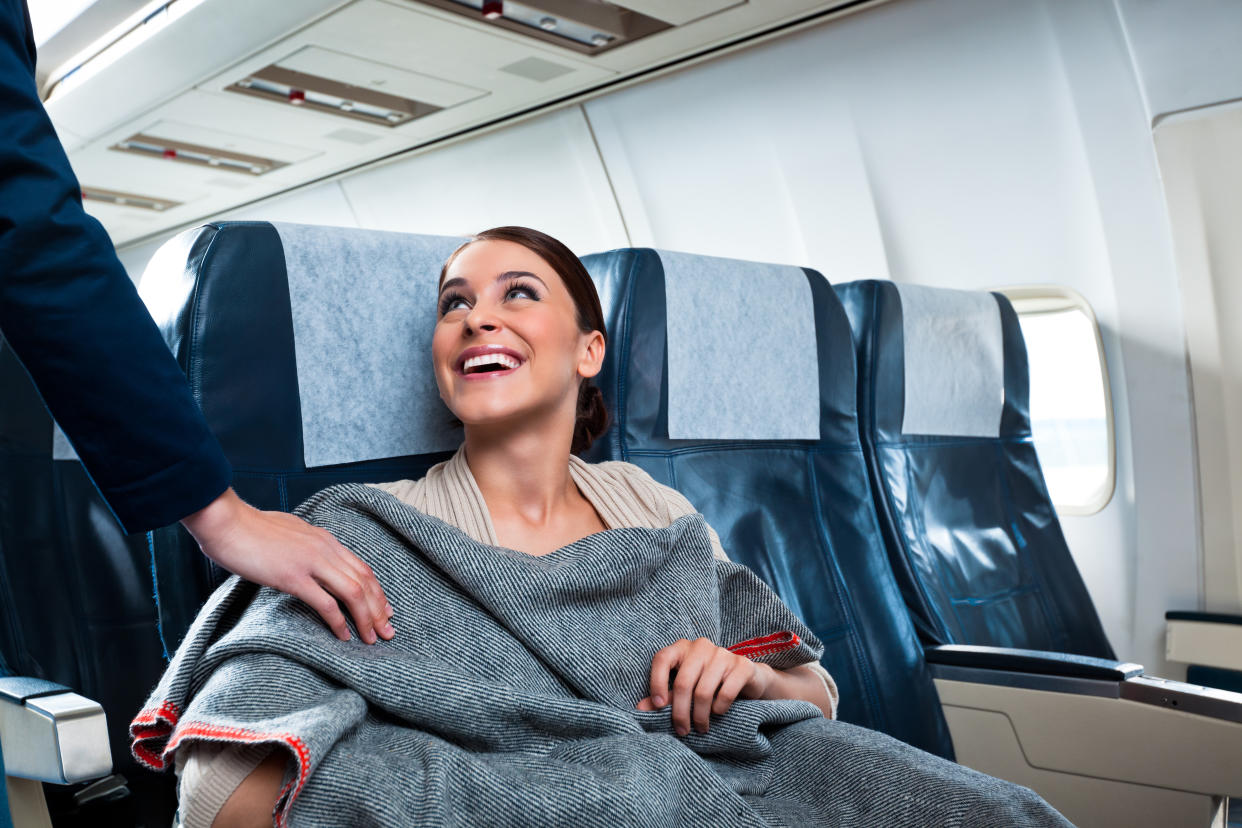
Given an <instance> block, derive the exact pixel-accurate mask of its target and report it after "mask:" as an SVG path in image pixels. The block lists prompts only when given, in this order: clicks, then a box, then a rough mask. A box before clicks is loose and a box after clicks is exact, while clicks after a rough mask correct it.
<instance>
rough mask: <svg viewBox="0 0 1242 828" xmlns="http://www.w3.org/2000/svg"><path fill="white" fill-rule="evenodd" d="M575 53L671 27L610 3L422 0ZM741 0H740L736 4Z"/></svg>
mask: <svg viewBox="0 0 1242 828" xmlns="http://www.w3.org/2000/svg"><path fill="white" fill-rule="evenodd" d="M420 2H422V3H423V4H424V5H427V6H434V7H435V8H437V9H444V10H445V11H450V12H453V13H454V14H460V15H463V16H465V17H470V18H473V19H474V20H482V21H484V22H486V23H488V24H490V25H492V26H496V27H498V28H501V29H508V30H509V31H511V32H517V33H518V34H522V35H525V36H527V37H531V38H535V39H536V40H542V41H544V42H547V43H555V44H556V45H558V46H563V47H565V48H567V49H573V50H574V51H575V52H581V53H583V54H587V55H598V54H600V53H602V52H606V51H608V50H609V49H615V48H616V47H617V46H621V45H622V44H625V43H632V42H634V41H635V40H638V39H639V38H643V37H646V36H647V35H651V34H655V33H656V32H662V31H664V30H665V29H669V28H671V26H670V24H668V23H666V22H665V21H663V20H658V19H656V18H654V17H650V16H648V15H645V14H642V13H641V12H637V11H634V10H633V9H627V8H625V7H624V6H622V5H618V4H616V3H609V2H606V0H528V2H526V3H515V2H512V0H503V1H502V0H420ZM733 2H737V0H733Z"/></svg>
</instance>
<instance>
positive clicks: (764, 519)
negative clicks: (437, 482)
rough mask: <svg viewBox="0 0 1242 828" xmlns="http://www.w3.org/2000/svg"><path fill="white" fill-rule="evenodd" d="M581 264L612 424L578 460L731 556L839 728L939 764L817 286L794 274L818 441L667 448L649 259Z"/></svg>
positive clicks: (840, 343)
mask: <svg viewBox="0 0 1242 828" xmlns="http://www.w3.org/2000/svg"><path fill="white" fill-rule="evenodd" d="M702 258H703V260H704V261H706V260H707V257H702ZM583 261H584V263H585V264H586V266H587V269H588V270H589V271H590V272H591V275H592V277H594V279H595V281H596V284H597V285H598V287H599V289H600V294H601V297H602V298H603V305H604V311H605V318H606V320H607V324H608V329H609V343H608V354H607V357H606V360H605V365H604V369H603V371H602V373H601V375H600V376H599V377H598V382H599V385H600V387H601V389H602V390H603V392H604V396H605V398H606V400H607V401H608V404H609V409H610V410H611V411H612V412H613V414H614V417H615V422H614V424H613V426H612V427H611V429H610V430H609V431H608V433H607V434H606V435H605V437H603V438H601V439H600V440H599V441H598V442H597V443H596V444H595V446H594V447H593V448H592V451H591V453H590V456H589V458H588V459H591V460H596V461H598V460H604V459H617V460H625V461H628V462H631V463H634V464H637V465H639V466H641V467H642V468H643V469H645V470H646V471H647V472H648V473H650V474H651V476H652V477H654V478H655V479H656V480H658V481H660V482H662V483H665V484H666V485H669V486H672V487H674V488H676V489H678V490H680V491H681V492H682V493H683V494H685V495H686V497H688V498H689V500H690V502H691V503H692V504H694V506H695V507H696V508H697V509H698V510H699V511H700V512H701V513H702V514H703V515H704V517H706V519H707V521H708V522H709V523H710V524H711V525H712V526H713V527H714V528H715V529H716V530H717V532H718V533H719V535H720V537H721V540H722V543H723V546H724V548H725V551H726V552H727V553H728V554H729V555H730V557H732V558H733V559H734V560H737V561H739V562H741V563H744V564H746V565H747V566H749V567H751V568H752V569H753V570H754V571H755V572H756V573H758V574H759V575H760V577H762V578H763V579H764V580H765V581H766V582H767V583H768V584H769V585H770V586H772V588H773V589H774V590H775V591H776V592H777V593H778V594H779V595H780V596H781V598H782V599H783V600H784V601H785V602H786V603H788V604H789V606H790V607H792V608H793V609H794V611H795V612H797V613H799V614H800V616H801V617H802V618H803V619H804V620H805V621H806V623H807V624H808V626H809V627H810V628H811V629H812V630H814V632H815V633H816V635H818V636H819V637H820V638H821V639H822V640H823V641H824V644H825V647H826V650H825V655H824V658H823V664H824V666H825V667H826V668H827V669H828V670H829V672H831V673H832V675H833V676H834V678H835V679H836V681H837V683H838V686H839V688H840V691H841V703H840V709H839V715H840V717H841V718H842V719H843V720H845V721H849V722H852V723H855V724H859V725H863V726H865V727H870V728H873V729H877V730H881V731H884V732H886V733H889V734H890V735H893V736H895V737H897V738H899V739H902V740H904V741H906V742H908V743H910V744H913V745H916V746H918V747H920V748H923V749H925V750H928V751H931V752H933V753H938V754H940V755H943V756H947V757H952V755H953V751H952V745H951V741H950V738H949V735H948V730H947V728H946V725H945V721H944V718H943V716H942V714H941V710H940V705H939V701H938V699H937V696H936V692H935V689H934V687H933V685H932V681H931V678H930V675H929V672H928V670H927V667H926V665H925V664H924V661H923V654H922V649H921V647H920V645H919V642H918V640H917V636H916V635H915V631H914V629H913V627H912V626H911V624H910V623H909V619H908V616H907V614H906V612H905V610H904V607H903V605H902V599H901V594H900V591H899V590H898V588H897V584H896V582H895V581H894V579H893V576H892V573H891V571H890V570H889V566H888V563H887V559H886V557H885V554H884V549H883V547H882V545H881V541H880V537H879V529H878V526H877V524H876V517H875V513H874V511H873V508H872V504H871V498H870V495H869V489H868V483H867V475H866V469H865V467H864V463H863V453H862V447H861V445H860V443H859V438H858V428H857V422H856V414H855V404H854V393H855V387H854V366H853V359H852V356H851V346H850V340H849V327H848V323H847V321H846V318H845V313H844V311H843V310H842V308H841V305H840V302H839V301H838V300H837V298H836V296H835V295H834V294H833V292H832V289H831V287H830V286H829V285H828V283H827V281H825V280H824V279H823V277H822V276H820V275H819V274H818V273H815V272H814V271H811V270H806V271H804V275H805V278H806V279H807V281H808V283H809V285H810V297H811V298H812V300H813V305H814V330H815V334H816V336H815V338H816V343H815V346H814V347H815V348H816V355H817V358H818V371H819V376H818V382H819V406H818V411H819V439H817V440H815V439H809V440H762V439H693V440H690V439H670V438H669V436H668V434H669V425H668V411H669V388H668V383H669V370H668V354H667V347H666V328H667V325H666V323H667V322H668V319H667V307H666V292H665V269H664V266H663V264H662V260H661V255H660V254H659V253H657V252H656V251H654V250H648V249H624V250H615V251H611V252H608V253H601V254H596V255H592V256H587V257H585V258H584V260H583ZM735 264H736V263H735ZM743 266H744V265H743ZM756 267H759V268H762V267H763V266H761V265H758V266H756ZM701 278H702V282H703V284H702V286H701V287H702V289H704V290H706V291H711V290H715V289H717V288H716V286H715V285H714V284H713V282H712V281H711V276H710V275H708V274H704V275H703V276H702V277H701ZM762 278H763V274H762V273H757V274H755V279H756V282H755V284H754V286H753V287H754V290H755V291H762V290H763V289H764V286H763V284H762V283H761V280H762ZM730 296H731V297H732V294H730ZM731 301H739V302H745V301H746V299H745V297H744V296H737V297H732V299H731ZM691 324H693V325H696V326H702V325H710V324H712V320H711V319H710V318H704V319H695V320H693V321H692V322H691ZM715 356H716V355H714V354H711V353H706V354H704V357H703V358H704V359H712V358H714V357H715ZM773 368H774V369H775V370H781V366H773ZM748 390H749V389H747V388H745V387H734V388H730V389H728V390H727V391H726V392H725V395H726V396H727V395H730V394H746V393H747V391H748ZM782 414H783V412H782V411H779V410H773V411H771V416H772V417H773V418H781V417H782Z"/></svg>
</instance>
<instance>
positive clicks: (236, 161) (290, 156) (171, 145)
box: [109, 121, 319, 175]
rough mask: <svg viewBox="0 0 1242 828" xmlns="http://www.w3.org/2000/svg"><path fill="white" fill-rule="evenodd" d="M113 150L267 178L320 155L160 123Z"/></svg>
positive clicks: (193, 126) (264, 141)
mask: <svg viewBox="0 0 1242 828" xmlns="http://www.w3.org/2000/svg"><path fill="white" fill-rule="evenodd" d="M109 148H110V149H112V150H116V151H118V152H128V153H133V154H136V155H138V156H141V157H145V158H148V159H150V160H153V161H157V162H160V163H163V162H168V161H173V162H176V163H180V164H192V165H195V166H199V167H206V168H209V169H213V170H219V171H222V172H234V173H242V174H244V175H264V174H266V173H269V172H271V171H273V170H277V169H280V168H281V167H285V166H288V165H289V164H293V163H296V162H298V161H304V160H306V159H307V158H311V157H313V156H315V155H318V154H319V153H318V152H316V151H315V150H312V149H306V148H305V147H295V146H290V145H287V144H278V143H275V142H273V141H270V140H267V139H264V138H256V137H253V136H249V135H238V134H236V133H231V132H221V131H219V130H215V129H209V128H206V127H202V126H198V125H196V124H183V123H178V122H176V121H157V122H156V123H154V124H151V125H150V126H148V127H145V128H144V129H142V130H141V131H140V132H136V133H134V134H133V135H129V136H127V137H125V138H123V139H121V140H120V141H118V142H116V143H115V144H113V145H112V146H111V147H109Z"/></svg>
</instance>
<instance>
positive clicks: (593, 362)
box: [431, 241, 603, 427]
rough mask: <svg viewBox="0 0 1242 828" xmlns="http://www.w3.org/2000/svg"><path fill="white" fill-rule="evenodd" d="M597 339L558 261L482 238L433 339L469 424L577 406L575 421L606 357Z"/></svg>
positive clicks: (466, 259)
mask: <svg viewBox="0 0 1242 828" xmlns="http://www.w3.org/2000/svg"><path fill="white" fill-rule="evenodd" d="M593 339H599V335H598V334H597V333H585V334H584V333H582V332H581V331H579V330H578V322H577V310H576V309H575V307H574V301H573V298H572V297H571V296H570V295H569V291H568V289H566V287H565V284H564V282H562V281H561V278H560V276H558V275H557V273H556V271H555V270H553V269H552V267H551V265H549V264H548V263H547V262H545V261H544V260H543V259H542V258H541V257H540V256H538V255H537V254H535V253H534V252H532V251H530V250H528V249H526V248H525V247H523V246H522V245H520V244H516V243H514V242H508V241H479V242H475V243H473V244H471V245H470V246H468V247H466V248H465V249H463V250H462V251H461V252H460V253H458V254H457V257H456V258H454V259H453V261H452V263H451V264H450V265H449V268H448V271H447V272H446V273H445V275H444V282H443V284H442V285H441V286H440V299H439V317H438V321H437V323H436V329H435V335H434V336H433V338H432V344H431V352H432V359H433V361H434V364H435V372H436V384H437V385H438V386H439V387H440V397H441V398H442V399H443V400H444V402H445V404H446V405H447V406H448V407H449V410H451V411H452V412H453V413H454V414H455V415H457V418H458V419H459V420H461V421H462V423H464V424H466V425H481V424H486V423H496V422H502V421H506V420H511V419H522V418H526V417H528V416H531V415H535V416H549V415H555V414H557V413H562V415H563V412H565V411H568V419H569V423H570V427H572V422H573V417H574V409H575V406H576V404H577V399H578V384H579V382H580V378H582V377H590V376H594V375H595V374H596V373H598V372H599V368H600V362H601V361H602V359H603V342H602V340H600V341H599V342H598V343H597V347H592V345H591V343H592V341H593Z"/></svg>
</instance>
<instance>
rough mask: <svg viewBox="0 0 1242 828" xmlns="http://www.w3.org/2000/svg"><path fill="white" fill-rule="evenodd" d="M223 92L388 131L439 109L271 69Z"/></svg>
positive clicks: (259, 72)
mask: <svg viewBox="0 0 1242 828" xmlns="http://www.w3.org/2000/svg"><path fill="white" fill-rule="evenodd" d="M227 89H228V91H230V92H240V93H241V94H243V95H254V96H256V97H260V98H266V99H267V100H269V101H280V102H281V103H286V104H289V105H291V106H304V107H306V108H307V109H315V110H318V111H320V112H327V113H329V114H332V115H340V116H342V117H346V118H354V119H356V120H359V121H367V122H368V123H372V124H381V125H383V126H390V127H394V126H399V125H401V124H404V123H406V122H408V121H412V120H414V119H416V118H422V117H424V116H426V115H430V114H432V113H433V112H439V111H440V109H441V108H440V107H438V106H434V105H432V104H429V103H424V102H422V101H416V100H413V99H412V98H403V97H400V96H399V95H390V94H388V93H386V92H379V91H376V90H374V89H368V88H366V87H362V86H354V85H352V84H348V83H341V82H340V81H335V80H332V79H330V78H323V77H319V76H318V75H311V74H308V73H306V72H297V71H294V70H292V69H286V68H284V67H281V66H275V65H272V66H267V67H265V68H263V69H260V70H259V71H257V72H253V73H251V74H250V75H249V77H246V78H243V79H242V80H239V81H238V82H237V83H234V84H233V85H231V86H229V87H227Z"/></svg>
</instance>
